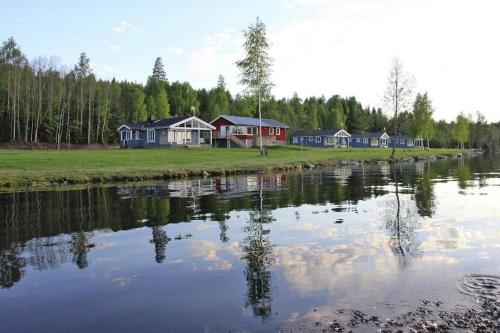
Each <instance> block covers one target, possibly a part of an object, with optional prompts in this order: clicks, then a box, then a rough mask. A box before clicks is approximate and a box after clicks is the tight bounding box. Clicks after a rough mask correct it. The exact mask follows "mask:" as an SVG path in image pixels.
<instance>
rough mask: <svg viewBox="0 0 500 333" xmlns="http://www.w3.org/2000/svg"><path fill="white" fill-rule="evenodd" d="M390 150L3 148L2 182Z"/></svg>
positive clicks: (372, 155)
mask: <svg viewBox="0 0 500 333" xmlns="http://www.w3.org/2000/svg"><path fill="white" fill-rule="evenodd" d="M458 152H459V151H458V150H456V149H431V150H423V149H419V150H416V149H406V150H403V149H398V150H397V155H396V157H397V158H403V157H407V156H417V155H436V154H441V155H447V154H448V155H449V154H457V153H458ZM390 153H391V150H390V149H382V148H381V149H366V150H363V149H361V148H345V149H341V148H324V149H321V148H319V149H318V148H303V149H301V148H300V147H292V146H285V147H279V148H272V149H269V155H268V156H267V157H261V156H260V155H259V151H258V149H224V148H194V149H188V148H170V149H78V150H71V151H68V150H59V151H58V150H11V149H4V150H0V187H3V188H6V187H11V188H12V187H20V186H24V185H27V184H32V185H39V186H43V185H47V184H49V183H50V182H51V181H57V180H61V179H63V178H67V179H68V180H69V182H70V183H87V182H91V181H94V182H111V181H114V180H117V179H119V178H120V177H122V179H123V177H130V178H131V177H142V178H150V177H153V176H159V175H165V174H169V175H177V176H186V175H188V174H189V173H191V174H193V173H196V172H202V171H204V170H205V171H207V172H221V171H232V172H235V171H244V170H246V171H248V170H252V171H258V170H266V169H273V168H277V167H281V166H291V165H294V164H298V163H318V162H325V161H332V160H386V159H388V158H389V157H390Z"/></svg>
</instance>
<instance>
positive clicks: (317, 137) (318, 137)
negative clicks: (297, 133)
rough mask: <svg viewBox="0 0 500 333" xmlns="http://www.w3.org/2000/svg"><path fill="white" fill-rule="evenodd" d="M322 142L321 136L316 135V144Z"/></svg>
mask: <svg viewBox="0 0 500 333" xmlns="http://www.w3.org/2000/svg"><path fill="white" fill-rule="evenodd" d="M320 142H321V136H320V135H316V143H320Z"/></svg>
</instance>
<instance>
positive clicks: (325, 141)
mask: <svg viewBox="0 0 500 333" xmlns="http://www.w3.org/2000/svg"><path fill="white" fill-rule="evenodd" d="M350 137H351V135H350V134H349V133H347V131H346V130H344V129H339V128H334V129H319V130H314V131H300V132H296V133H294V134H293V135H292V138H291V140H292V144H293V145H299V146H309V147H349V138H350Z"/></svg>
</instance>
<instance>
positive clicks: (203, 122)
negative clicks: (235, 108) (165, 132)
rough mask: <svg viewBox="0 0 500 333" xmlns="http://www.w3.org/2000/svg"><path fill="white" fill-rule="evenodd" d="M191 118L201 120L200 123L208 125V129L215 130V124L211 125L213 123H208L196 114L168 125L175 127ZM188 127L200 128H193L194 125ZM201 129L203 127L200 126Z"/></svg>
mask: <svg viewBox="0 0 500 333" xmlns="http://www.w3.org/2000/svg"><path fill="white" fill-rule="evenodd" d="M190 120H196V121H199V122H200V123H202V124H203V125H205V126H207V127H208V128H206V129H211V130H215V127H214V126H213V125H211V124H209V123H207V122H206V121H203V120H201V119H200V118H198V117H195V116H192V117H189V118H186V119H183V120H181V121H178V122H176V123H175V124H172V125H170V126H168V127H169V128H173V127H176V126H178V125H179V124H183V123H186V122H188V121H190ZM188 128H190V129H198V128H193V127H188ZM200 129H201V128H200Z"/></svg>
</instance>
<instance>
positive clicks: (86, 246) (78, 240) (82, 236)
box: [71, 231, 94, 269]
mask: <svg viewBox="0 0 500 333" xmlns="http://www.w3.org/2000/svg"><path fill="white" fill-rule="evenodd" d="M91 236H92V235H91V233H87V232H85V231H78V232H75V233H74V234H73V235H71V252H72V253H73V262H74V263H75V264H76V265H77V266H78V268H80V269H82V268H86V267H87V266H88V265H89V261H88V258H87V254H88V252H89V251H90V249H91V248H92V247H94V244H91V243H90V241H89V240H90V237H91Z"/></svg>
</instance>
